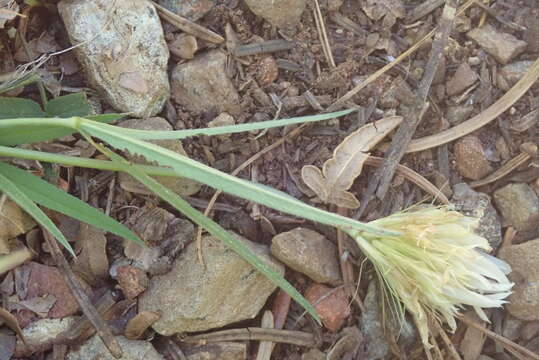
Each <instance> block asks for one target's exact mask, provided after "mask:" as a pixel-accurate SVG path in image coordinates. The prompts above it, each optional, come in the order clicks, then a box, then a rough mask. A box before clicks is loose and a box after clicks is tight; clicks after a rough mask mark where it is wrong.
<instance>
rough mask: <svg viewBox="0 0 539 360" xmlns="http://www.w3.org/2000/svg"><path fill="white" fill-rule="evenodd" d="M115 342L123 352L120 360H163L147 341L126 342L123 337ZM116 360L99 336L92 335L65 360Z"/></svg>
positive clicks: (118, 337)
mask: <svg viewBox="0 0 539 360" xmlns="http://www.w3.org/2000/svg"><path fill="white" fill-rule="evenodd" d="M116 340H117V341H118V343H119V344H120V346H121V347H122V350H123V356H122V357H121V358H120V360H163V359H164V357H163V356H162V355H161V354H159V353H158V352H157V351H156V350H155V349H154V347H153V345H152V344H151V343H150V342H149V341H144V340H128V339H126V338H125V337H123V336H116ZM89 359H100V360H118V359H115V358H114V357H113V356H112V355H111V354H110V352H109V350H108V349H107V348H106V347H105V344H103V341H101V339H100V338H99V336H97V335H94V336H92V337H91V338H90V339H88V341H86V342H85V343H84V344H83V345H82V346H81V347H80V348H79V349H78V350H76V351H71V352H70V353H69V354H67V360H89Z"/></svg>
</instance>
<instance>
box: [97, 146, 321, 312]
mask: <svg viewBox="0 0 539 360" xmlns="http://www.w3.org/2000/svg"><path fill="white" fill-rule="evenodd" d="M87 139H88V140H89V141H91V139H90V138H89V137H87ZM96 147H97V148H98V149H99V150H100V151H102V152H103V153H104V154H106V155H107V156H108V157H109V158H110V159H111V160H113V161H116V162H117V163H118V165H119V166H121V167H122V169H123V171H125V172H127V173H129V174H130V175H131V176H133V177H134V178H135V179H137V180H138V181H140V182H141V183H143V184H144V185H145V186H146V187H147V188H148V189H150V190H151V191H152V192H153V193H155V194H156V195H158V196H159V197H160V198H161V199H163V200H164V201H166V202H168V203H169V204H170V205H172V206H174V207H175V208H176V209H177V210H178V211H181V212H182V213H183V214H184V215H185V216H186V217H188V218H189V219H190V220H191V221H193V222H194V223H196V224H197V225H199V226H202V227H203V228H204V229H206V230H207V231H208V232H209V233H210V234H212V235H213V236H215V237H217V238H218V239H220V240H221V241H222V242H223V243H224V244H225V245H227V246H228V247H230V248H231V249H232V250H234V251H235V252H236V253H237V254H238V255H239V256H241V257H242V258H243V259H244V260H245V261H247V262H248V263H249V264H251V265H252V266H253V267H254V268H255V269H257V270H258V271H260V272H261V273H262V274H264V275H265V276H266V277H267V278H268V279H269V280H270V281H272V282H273V283H274V284H276V285H277V286H279V287H280V288H281V289H283V290H284V291H286V292H287V293H288V294H289V295H290V296H291V297H292V298H293V299H294V300H296V301H297V302H298V303H299V304H300V305H301V306H302V307H303V308H304V309H305V310H307V312H309V314H311V315H312V316H313V317H314V318H315V319H316V320H317V321H318V322H320V319H319V317H318V315H317V314H316V310H315V309H314V307H313V306H312V305H311V304H310V303H309V302H308V301H307V300H305V298H304V297H303V296H302V295H301V294H300V293H299V292H298V291H297V290H296V289H295V288H294V287H293V286H292V285H291V284H290V283H289V282H288V281H286V280H285V279H284V278H283V277H282V276H281V275H280V274H278V273H277V272H275V270H273V269H272V268H271V267H270V266H268V265H267V264H266V263H265V262H263V261H261V260H260V259H259V258H258V257H257V256H256V255H255V254H254V253H253V252H252V251H251V249H249V248H248V247H247V246H245V245H244V244H243V243H241V242H240V241H238V240H237V239H235V238H234V237H233V236H232V235H231V234H230V233H228V232H227V231H226V230H225V229H223V228H222V227H221V226H220V225H219V224H217V223H216V222H215V221H213V220H212V219H210V218H209V217H207V216H206V215H204V214H203V213H201V212H200V211H198V210H196V209H195V208H193V207H192V206H191V205H190V204H189V203H188V202H187V201H185V200H184V199H182V198H181V197H180V196H178V195H177V194H176V193H174V192H172V191H171V190H169V189H168V188H166V187H164V186H163V185H161V184H160V183H158V182H157V181H156V180H154V179H153V178H151V177H149V176H148V175H146V174H144V173H143V172H142V171H140V170H139V169H137V168H135V167H133V166H130V164H129V162H127V161H126V160H124V159H123V158H122V157H121V156H119V155H117V154H115V153H113V152H112V151H110V150H108V149H105V148H104V147H102V146H99V145H97V146H96Z"/></svg>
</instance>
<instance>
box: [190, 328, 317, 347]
mask: <svg viewBox="0 0 539 360" xmlns="http://www.w3.org/2000/svg"><path fill="white" fill-rule="evenodd" d="M238 340H239V341H244V340H250V341H253V340H254V341H273V342H276V343H284V344H292V345H297V346H307V347H313V346H315V344H316V341H315V338H314V335H313V334H311V333H307V332H303V331H295V330H278V329H265V328H257V327H248V328H245V329H231V330H222V331H215V332H212V333H208V334H201V335H194V336H187V337H185V338H182V339H181V341H183V342H187V343H199V342H203V343H214V342H221V341H238Z"/></svg>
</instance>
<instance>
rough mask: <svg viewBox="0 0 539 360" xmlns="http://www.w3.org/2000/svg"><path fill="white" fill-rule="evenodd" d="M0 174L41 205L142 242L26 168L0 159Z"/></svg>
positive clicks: (106, 217)
mask: <svg viewBox="0 0 539 360" xmlns="http://www.w3.org/2000/svg"><path fill="white" fill-rule="evenodd" d="M0 174H2V175H3V176H4V177H5V178H7V179H8V180H9V181H11V182H13V183H15V184H17V186H18V188H19V189H20V190H21V191H22V192H23V193H25V194H26V195H27V196H28V198H30V199H31V200H32V201H34V202H36V203H38V204H40V205H42V206H45V207H47V208H49V209H52V210H55V211H58V212H60V213H62V214H65V215H67V216H70V217H72V218H75V219H77V220H80V221H82V222H85V223H87V224H90V225H92V226H95V227H97V228H100V229H103V230H105V231H108V232H111V233H113V234H116V235H118V236H120V237H123V238H125V239H129V240H133V241H136V242H138V243H141V244H142V243H143V242H142V240H140V238H139V237H138V236H137V235H135V234H134V233H133V232H132V231H131V230H129V229H128V228H127V227H125V226H124V225H122V224H120V223H119V222H117V221H116V220H114V219H113V218H111V217H109V216H107V215H106V214H104V213H102V212H101V211H99V210H97V209H96V208H94V207H92V206H90V205H88V204H86V203H85V202H84V201H81V200H79V199H77V198H76V197H74V196H71V195H69V194H68V193H66V192H64V191H62V190H60V189H58V188H57V187H55V186H53V185H52V184H49V183H48V182H46V181H44V180H42V179H40V178H39V177H37V176H35V175H33V174H31V173H29V172H27V171H24V170H21V169H19V168H17V167H15V166H11V165H9V164H6V163H3V162H0Z"/></svg>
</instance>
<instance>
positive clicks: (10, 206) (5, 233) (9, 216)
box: [0, 200, 36, 254]
mask: <svg viewBox="0 0 539 360" xmlns="http://www.w3.org/2000/svg"><path fill="white" fill-rule="evenodd" d="M34 226H36V223H35V222H34V220H32V218H31V217H30V216H29V215H28V214H26V213H25V212H24V211H23V210H21V208H20V207H19V206H18V205H17V204H16V203H15V202H13V201H11V200H6V201H4V203H3V204H2V203H1V202H0V254H8V253H9V246H8V240H9V239H11V238H14V237H16V236H19V235H21V234H24V233H26V232H27V231H28V230H30V229H31V228H33V227H34Z"/></svg>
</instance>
